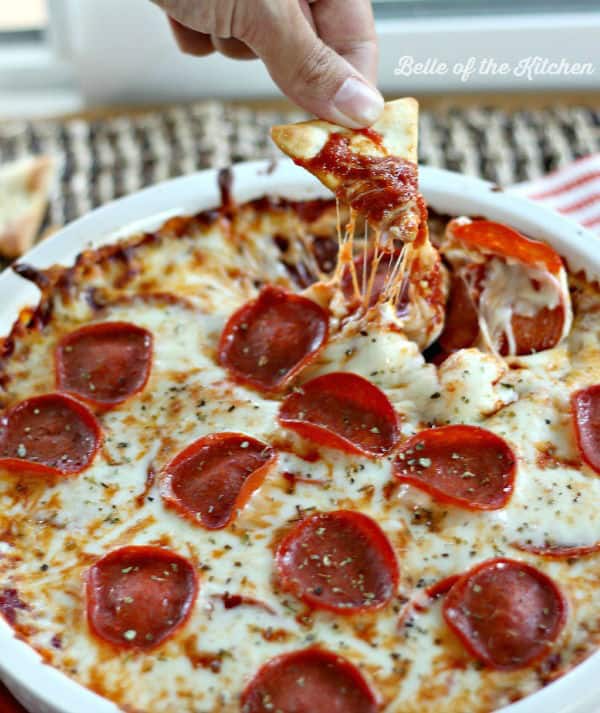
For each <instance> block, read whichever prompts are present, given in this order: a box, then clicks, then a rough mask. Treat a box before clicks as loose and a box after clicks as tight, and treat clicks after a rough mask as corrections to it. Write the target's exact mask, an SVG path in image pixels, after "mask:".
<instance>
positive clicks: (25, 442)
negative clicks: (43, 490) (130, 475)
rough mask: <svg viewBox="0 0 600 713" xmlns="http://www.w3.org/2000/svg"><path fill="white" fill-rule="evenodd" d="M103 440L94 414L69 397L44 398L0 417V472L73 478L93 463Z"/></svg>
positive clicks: (40, 397)
mask: <svg viewBox="0 0 600 713" xmlns="http://www.w3.org/2000/svg"><path fill="white" fill-rule="evenodd" d="M101 440H102V436H101V431H100V424H99V423H98V421H97V420H96V417H95V416H94V414H93V413H92V412H91V411H90V410H89V409H88V408H86V407H85V406H84V405H83V404H81V403H79V401H76V400H75V399H73V398H71V397H70V396H66V395H64V394H45V395H44V396H36V397H34V398H31V399H27V400H25V401H21V402H20V403H18V404H17V405H16V406H13V407H12V408H11V409H9V410H8V411H6V412H5V413H4V414H3V415H2V416H0V468H4V469H6V470H10V471H13V472H15V473H30V474H38V475H50V476H54V475H74V474H76V473H80V472H81V471H82V470H85V469H86V468H87V467H88V466H89V465H90V464H91V462H92V461H93V460H94V456H95V455H96V453H97V451H98V448H99V447H100V442H101Z"/></svg>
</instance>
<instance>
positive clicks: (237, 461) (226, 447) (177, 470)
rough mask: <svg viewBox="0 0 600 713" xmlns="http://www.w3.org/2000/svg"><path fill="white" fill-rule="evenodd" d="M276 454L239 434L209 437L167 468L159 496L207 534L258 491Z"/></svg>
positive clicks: (202, 439) (229, 518)
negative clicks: (202, 528)
mask: <svg viewBox="0 0 600 713" xmlns="http://www.w3.org/2000/svg"><path fill="white" fill-rule="evenodd" d="M276 458H277V455H276V453H275V451H274V450H273V448H271V447H270V446H268V445H266V444H265V443H261V442H260V441H257V440H256V439H255V438H251V437H250V436H245V435H244V434H242V433H214V434H211V435H210V436H206V437H204V438H200V439H199V440H197V441H194V443H192V444H190V445H189V446H188V447H187V448H185V449H184V450H183V451H181V453H179V454H178V455H177V456H175V458H174V459H173V460H172V461H171V462H170V463H169V464H168V465H167V466H166V468H165V469H164V473H163V477H162V480H161V495H162V497H163V500H164V501H165V503H166V504H167V505H169V506H170V507H173V508H175V509H176V510H178V511H179V512H180V513H181V514H182V515H183V516H184V517H187V518H188V519H190V520H192V521H193V522H195V523H196V524H198V525H201V526H202V527H205V528H207V529H209V530H217V529H219V528H222V527H225V526H226V525H227V524H229V522H231V520H232V518H233V517H234V515H235V513H236V511H237V510H239V509H240V508H242V507H243V506H244V505H245V504H246V502H247V501H248V499H249V498H250V496H251V495H252V493H253V492H254V491H255V490H256V489H257V488H258V487H259V486H260V484H261V483H262V481H263V480H264V478H265V476H266V474H267V471H268V470H269V468H270V467H271V466H272V465H273V463H274V462H275V460H276Z"/></svg>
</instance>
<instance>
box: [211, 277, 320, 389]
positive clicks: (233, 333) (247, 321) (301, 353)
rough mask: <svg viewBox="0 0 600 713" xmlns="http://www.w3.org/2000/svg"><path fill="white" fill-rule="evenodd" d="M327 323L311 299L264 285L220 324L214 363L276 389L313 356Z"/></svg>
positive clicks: (248, 380)
mask: <svg viewBox="0 0 600 713" xmlns="http://www.w3.org/2000/svg"><path fill="white" fill-rule="evenodd" d="M328 329H329V318H328V316H327V313H326V312H325V310H324V309H323V308H322V307H320V306H319V305H318V304H317V303H316V302H313V301H312V300H309V299H307V298H306V297H301V296H300V295H294V294H292V293H290V292H286V291H285V290H282V289H281V288H279V287H273V286H270V285H268V286H267V287H265V288H263V290H262V291H261V293H260V294H259V296H258V297H257V298H256V299H255V300H252V301H251V302H248V303H246V304H245V305H243V306H242V307H241V308H240V309H239V310H238V311H237V312H235V313H234V314H233V315H232V317H231V318H230V319H229V321H228V322H227V324H226V325H225V329H224V330H223V334H222V335H221V341H220V343H219V363H220V364H221V366H224V367H225V368H226V369H228V370H229V371H230V372H231V374H233V376H235V377H236V378H237V379H238V380H239V381H241V382H243V383H246V384H250V385H251V386H254V387H256V388H257V389H260V390H262V391H277V390H279V389H282V388H283V387H285V385H286V384H287V383H288V382H289V381H290V380H291V379H293V377H294V376H296V374H297V373H298V372H299V371H300V370H301V369H302V368H303V367H304V366H306V364H307V363H308V362H309V361H311V360H312V359H314V357H315V356H316V354H317V352H318V351H319V350H320V349H321V347H322V346H323V345H324V344H325V342H326V341H327V335H328Z"/></svg>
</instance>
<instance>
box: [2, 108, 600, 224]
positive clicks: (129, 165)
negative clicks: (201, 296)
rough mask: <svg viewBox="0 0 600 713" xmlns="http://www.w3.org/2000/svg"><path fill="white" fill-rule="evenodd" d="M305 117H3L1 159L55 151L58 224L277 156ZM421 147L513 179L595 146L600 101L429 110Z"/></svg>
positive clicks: (191, 111)
mask: <svg viewBox="0 0 600 713" xmlns="http://www.w3.org/2000/svg"><path fill="white" fill-rule="evenodd" d="M302 118H304V116H303V114H301V113H298V112H294V113H292V112H290V113H282V112H274V111H254V110H250V109H245V108H241V107H239V106H231V105H227V104H223V103H220V102H199V103H196V104H192V105H181V106H173V107H171V108H168V109H165V110H162V111H156V112H152V113H147V114H142V115H139V116H136V117H131V116H117V117H115V118H111V119H107V120H96V121H84V120H81V119H71V120H63V121H58V120H57V121H32V122H24V121H16V122H11V123H5V124H0V163H1V162H4V161H8V160H11V159H14V158H18V157H20V156H23V155H27V154H31V153H50V154H53V155H54V156H56V158H57V163H58V171H59V174H58V175H59V180H58V181H57V184H56V186H55V189H54V192H53V195H52V200H51V205H50V210H49V215H48V220H47V224H48V225H53V226H60V225H64V224H65V223H67V222H69V221H71V220H73V219H74V218H77V217H79V216H81V215H83V214H84V213H86V212H88V211H89V210H90V209H92V208H94V207H96V206H98V205H101V204H102V203H106V202H107V201H109V200H112V199H113V198H117V197H119V196H122V195H125V194H127V193H131V192H132V191H135V190H137V189H139V188H141V187H143V186H147V185H150V184H153V183H156V182H158V181H162V180H164V179H166V178H169V177H172V176H179V175H182V174H187V173H191V172H193V171H196V170H198V169H200V168H207V167H214V166H217V167H221V166H226V165H228V164H231V163H235V162H237V161H244V160H248V159H255V158H264V157H274V156H277V155H279V153H278V150H277V149H276V148H275V146H274V145H273V144H272V143H271V141H270V139H269V127H270V126H271V125H273V124H275V123H281V122H286V121H298V120H300V119H302ZM419 151H420V161H421V162H422V163H423V164H427V165H430V166H440V167H444V168H449V169H452V170H454V171H459V172H461V173H465V174H471V175H476V176H482V177H484V178H487V179H488V180H491V181H495V182H496V183H498V184H500V185H510V184H512V183H515V182H519V181H525V180H531V179H533V178H537V177H539V176H541V175H543V174H544V173H547V172H548V171H550V170H553V169H556V168H559V167H561V166H563V165H565V164H567V163H569V162H571V161H572V160H573V159H575V158H579V157H581V156H585V155H587V154H590V153H593V152H596V151H600V108H590V107H572V106H570V107H554V108H550V109H545V110H539V111H516V112H506V111H504V110H500V109H486V108H478V109H463V110H448V111H446V112H444V113H435V114H434V113H431V112H427V111H425V112H422V113H421V135H420V148H419Z"/></svg>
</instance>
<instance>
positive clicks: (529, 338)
mask: <svg viewBox="0 0 600 713" xmlns="http://www.w3.org/2000/svg"><path fill="white" fill-rule="evenodd" d="M511 324H512V330H513V334H514V337H515V346H516V350H515V351H516V353H517V354H518V355H519V354H522V355H527V354H535V353H536V352H542V351H544V350H546V349H552V347H555V346H556V345H557V344H558V343H559V342H560V340H561V337H562V334H563V329H564V326H565V308H564V306H563V305H558V307H554V309H550V308H549V307H542V308H541V309H539V310H538V311H537V313H536V315H535V317H525V316H524V315H521V314H513V316H512V320H511ZM503 342H504V343H503V344H501V345H500V354H502V355H503V356H506V355H507V354H508V353H509V349H508V340H507V339H506V337H505V338H504V340H503Z"/></svg>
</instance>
